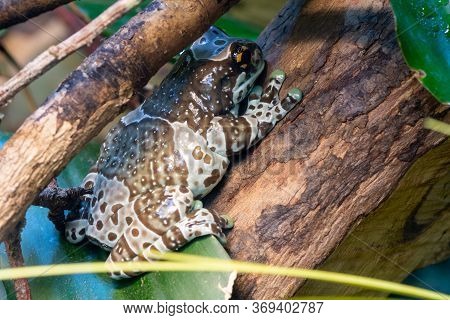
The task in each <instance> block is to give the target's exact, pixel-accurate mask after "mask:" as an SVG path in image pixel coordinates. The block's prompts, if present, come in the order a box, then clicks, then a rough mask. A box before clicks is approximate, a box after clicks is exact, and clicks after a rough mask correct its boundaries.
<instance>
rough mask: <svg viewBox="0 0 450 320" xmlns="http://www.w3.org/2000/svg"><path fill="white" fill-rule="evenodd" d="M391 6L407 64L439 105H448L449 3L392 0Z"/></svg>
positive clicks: (449, 63) (449, 96)
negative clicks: (415, 72)
mask: <svg viewBox="0 0 450 320" xmlns="http://www.w3.org/2000/svg"><path fill="white" fill-rule="evenodd" d="M391 4H392V8H393V10H394V14H395V17H396V23H397V37H398V40H399V42H400V46H401V48H402V51H403V55H404V56H405V59H406V62H407V63H408V65H409V67H410V68H412V69H413V70H416V71H417V72H418V76H419V80H420V82H421V83H422V84H423V85H424V86H425V87H426V88H427V89H428V90H429V91H430V92H431V93H432V94H433V95H434V96H435V97H436V98H437V99H438V100H439V101H440V102H442V103H446V104H450V87H449V84H450V4H449V0H392V1H391Z"/></svg>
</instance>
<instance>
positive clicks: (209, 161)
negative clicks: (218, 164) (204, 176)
mask: <svg viewBox="0 0 450 320" xmlns="http://www.w3.org/2000/svg"><path fill="white" fill-rule="evenodd" d="M211 160H212V158H211V156H210V155H209V154H207V155H205V159H204V160H203V161H204V162H205V163H206V164H210V163H211Z"/></svg>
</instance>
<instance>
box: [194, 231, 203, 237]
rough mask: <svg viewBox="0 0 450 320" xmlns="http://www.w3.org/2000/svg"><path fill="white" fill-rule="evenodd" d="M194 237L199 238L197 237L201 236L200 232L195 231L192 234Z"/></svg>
mask: <svg viewBox="0 0 450 320" xmlns="http://www.w3.org/2000/svg"><path fill="white" fill-rule="evenodd" d="M194 235H195V236H196V237H199V236H201V235H202V233H201V232H200V231H195V232H194Z"/></svg>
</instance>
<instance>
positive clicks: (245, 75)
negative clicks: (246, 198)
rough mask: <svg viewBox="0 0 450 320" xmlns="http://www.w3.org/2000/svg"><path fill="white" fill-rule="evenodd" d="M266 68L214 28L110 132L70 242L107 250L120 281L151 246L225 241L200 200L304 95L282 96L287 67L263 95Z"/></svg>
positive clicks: (247, 47) (252, 48) (251, 46)
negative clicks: (130, 264) (234, 159)
mask: <svg viewBox="0 0 450 320" xmlns="http://www.w3.org/2000/svg"><path fill="white" fill-rule="evenodd" d="M265 67H266V61H265V60H264V57H263V53H262V50H261V48H260V47H259V46H258V45H257V44H256V43H255V42H253V41H251V40H246V39H243V38H236V37H232V36H228V35H227V34H226V33H225V32H224V31H222V30H221V29H219V28H217V27H214V26H213V27H210V29H209V30H208V31H207V32H206V33H205V34H203V35H202V36H201V37H200V38H199V39H197V40H196V41H195V42H193V44H192V45H191V46H190V47H189V48H187V49H186V50H184V51H183V52H182V53H181V54H180V56H179V59H178V60H177V62H176V63H175V65H174V67H173V69H172V71H171V72H170V73H169V74H168V75H167V77H166V78H165V79H164V80H163V82H162V83H161V85H160V86H159V87H158V88H157V89H155V91H154V92H153V94H152V95H151V96H150V97H149V98H147V99H146V100H145V101H144V102H143V103H142V104H141V105H140V106H139V107H138V108H136V109H135V110H133V111H131V112H129V113H128V114H126V115H125V116H123V117H122V118H121V119H120V121H119V122H118V123H117V124H116V125H115V126H114V127H112V128H111V130H110V131H109V133H108V134H107V136H106V138H105V141H104V142H103V144H102V146H101V150H100V155H99V158H98V160H97V162H96V165H95V166H94V167H93V168H92V169H91V170H90V172H89V173H88V174H87V176H86V178H85V179H84V180H83V182H82V186H83V187H84V188H86V189H89V190H91V194H90V195H87V196H86V199H85V201H84V202H83V205H82V206H81V209H80V210H79V212H78V213H77V214H75V215H71V216H70V215H69V216H68V217H67V221H66V227H65V236H66V239H67V240H68V241H69V242H71V243H74V244H78V243H80V242H81V241H84V240H85V238H87V240H89V241H90V242H92V243H94V244H96V245H98V246H100V247H101V248H103V249H105V250H107V251H109V252H110V253H109V256H108V258H107V263H108V265H109V266H110V269H111V273H110V275H111V276H112V277H113V278H114V279H123V278H130V277H134V276H137V275H139V274H140V272H139V271H138V270H137V271H133V272H130V271H123V270H121V269H120V268H118V267H115V266H114V265H115V264H116V263H118V262H128V261H152V260H153V257H152V255H151V252H152V250H156V251H157V252H168V251H176V250H178V249H180V248H182V247H183V246H184V245H186V244H187V243H189V242H190V241H192V240H194V239H195V238H198V237H202V236H206V235H212V236H215V237H216V238H217V239H218V240H219V241H220V242H221V243H222V244H224V245H225V243H226V236H225V233H224V232H225V230H227V229H230V228H231V227H232V226H233V221H232V220H231V219H230V218H229V217H228V216H227V215H223V214H219V213H217V212H215V211H213V210H208V209H207V208H204V207H203V203H202V202H201V200H202V199H203V198H204V197H205V196H206V195H208V194H209V193H210V192H211V190H213V188H214V187H215V186H216V185H217V184H218V183H219V182H220V181H221V179H222V178H223V176H224V174H225V173H226V171H227V169H228V167H229V165H230V158H231V157H233V155H235V154H238V153H241V152H243V151H245V150H247V149H249V148H251V147H252V146H254V145H255V144H257V143H258V142H259V141H260V140H262V139H263V138H264V137H265V136H266V135H267V134H268V132H269V131H270V130H271V129H272V128H273V127H274V126H275V125H276V123H277V122H278V121H280V120H281V119H282V118H283V117H284V116H285V115H286V114H287V113H288V112H289V111H290V110H292V109H293V108H294V107H295V106H296V105H297V104H298V103H299V102H300V100H301V99H302V93H301V91H300V90H299V89H297V88H293V89H291V90H289V92H288V93H287V95H286V97H285V98H283V99H281V98H280V89H281V86H282V84H283V82H284V80H285V74H284V72H282V71H281V70H276V71H274V72H272V73H271V75H270V77H269V81H268V84H267V85H266V86H265V87H264V89H263V87H262V86H260V85H256V80H257V79H258V78H259V77H260V75H261V74H262V73H263V70H264V69H265ZM244 100H246V101H247V105H246V108H242V107H241V108H239V106H240V105H241V104H242V103H244ZM241 109H245V110H241Z"/></svg>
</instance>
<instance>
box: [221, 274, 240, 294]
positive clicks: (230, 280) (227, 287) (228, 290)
mask: <svg viewBox="0 0 450 320" xmlns="http://www.w3.org/2000/svg"><path fill="white" fill-rule="evenodd" d="M236 278H237V272H236V271H233V272H231V273H230V276H229V277H228V283H227V284H226V285H225V286H224V287H222V286H221V285H220V283H219V290H220V291H222V292H223V293H224V294H225V296H224V299H225V300H230V298H231V294H232V293H233V285H234V281H235V280H236Z"/></svg>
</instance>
